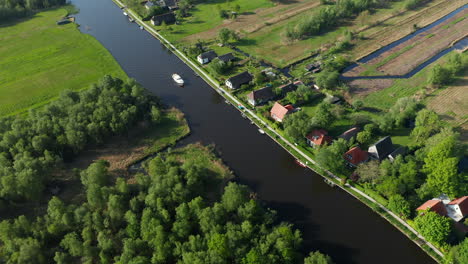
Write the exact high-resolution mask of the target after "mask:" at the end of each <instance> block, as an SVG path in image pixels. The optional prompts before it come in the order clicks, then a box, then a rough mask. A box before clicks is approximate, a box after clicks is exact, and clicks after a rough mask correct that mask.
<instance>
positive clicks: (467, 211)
mask: <svg viewBox="0 0 468 264" xmlns="http://www.w3.org/2000/svg"><path fill="white" fill-rule="evenodd" d="M448 204H450V205H458V206H459V207H460V210H461V212H462V214H463V216H467V215H468V196H463V197H460V198H457V199H455V200H453V201H451V202H450V203H448Z"/></svg>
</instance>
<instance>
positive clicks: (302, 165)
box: [294, 159, 307, 168]
mask: <svg viewBox="0 0 468 264" xmlns="http://www.w3.org/2000/svg"><path fill="white" fill-rule="evenodd" d="M294 162H296V164H297V165H299V166H301V167H303V168H307V165H305V164H304V162H302V161H300V160H298V159H297V160H295V161H294Z"/></svg>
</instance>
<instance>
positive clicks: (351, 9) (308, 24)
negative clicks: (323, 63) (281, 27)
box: [284, 0, 380, 41]
mask: <svg viewBox="0 0 468 264" xmlns="http://www.w3.org/2000/svg"><path fill="white" fill-rule="evenodd" d="M379 4H380V1H375V0H339V1H336V3H335V4H333V5H328V6H325V7H323V8H321V9H320V10H319V11H318V12H317V13H316V14H314V15H312V16H305V17H304V18H302V19H301V20H300V21H299V22H298V23H296V24H295V25H292V24H291V25H289V26H288V27H286V30H285V32H284V36H285V37H286V39H287V40H288V41H294V40H299V39H303V38H307V37H310V36H313V35H317V34H320V33H323V32H325V31H327V30H330V29H332V28H333V27H336V26H337V25H339V24H340V23H342V22H343V20H344V19H348V18H350V17H353V16H355V15H358V14H359V13H361V12H362V11H365V10H369V9H371V8H374V7H377V6H378V5H379Z"/></svg>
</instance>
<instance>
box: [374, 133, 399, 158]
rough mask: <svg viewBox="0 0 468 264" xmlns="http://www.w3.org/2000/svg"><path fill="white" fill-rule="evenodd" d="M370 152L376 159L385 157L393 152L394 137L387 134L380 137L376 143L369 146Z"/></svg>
mask: <svg viewBox="0 0 468 264" xmlns="http://www.w3.org/2000/svg"><path fill="white" fill-rule="evenodd" d="M368 152H369V154H370V156H371V157H372V158H374V159H377V160H383V159H385V158H386V157H387V156H388V155H389V154H390V153H392V152H393V143H392V139H391V138H390V136H386V137H384V138H382V139H380V140H379V141H377V142H376V143H375V144H374V145H372V146H370V147H369V150H368Z"/></svg>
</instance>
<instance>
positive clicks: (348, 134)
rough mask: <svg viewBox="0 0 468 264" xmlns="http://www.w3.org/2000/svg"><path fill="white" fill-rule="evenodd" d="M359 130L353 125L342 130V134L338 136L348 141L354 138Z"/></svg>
mask: <svg viewBox="0 0 468 264" xmlns="http://www.w3.org/2000/svg"><path fill="white" fill-rule="evenodd" d="M359 131H360V129H359V127H353V128H350V129H348V130H346V131H345V132H343V134H341V135H339V136H338V138H342V139H344V140H346V141H349V140H351V139H352V138H354V137H355V136H356V135H357V133H359Z"/></svg>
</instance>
